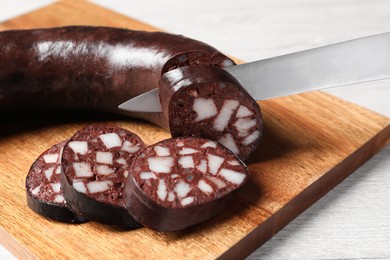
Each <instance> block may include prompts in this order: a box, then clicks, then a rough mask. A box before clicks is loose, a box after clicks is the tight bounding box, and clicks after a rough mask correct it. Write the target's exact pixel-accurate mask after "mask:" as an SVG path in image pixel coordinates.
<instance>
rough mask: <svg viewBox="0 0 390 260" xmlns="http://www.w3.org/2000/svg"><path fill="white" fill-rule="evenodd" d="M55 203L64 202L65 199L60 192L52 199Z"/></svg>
mask: <svg viewBox="0 0 390 260" xmlns="http://www.w3.org/2000/svg"><path fill="white" fill-rule="evenodd" d="M53 201H54V202H55V203H64V202H65V199H64V196H62V195H60V194H57V195H56V196H55V197H54V200H53Z"/></svg>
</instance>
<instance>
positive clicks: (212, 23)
mask: <svg viewBox="0 0 390 260" xmlns="http://www.w3.org/2000/svg"><path fill="white" fill-rule="evenodd" d="M52 2H53V1H52V0H35V1H30V0H2V1H1V3H0V22H1V21H4V20H7V19H10V18H13V17H15V16H17V15H20V14H23V13H26V12H28V11H31V10H33V9H36V8H39V7H42V6H44V5H46V4H49V3H52ZM92 2H94V3H97V4H100V5H102V6H104V7H107V8H110V9H112V10H115V11H117V12H119V13H122V14H124V15H128V16H131V17H133V18H136V19H139V20H141V21H144V22H147V23H150V24H152V25H155V26H157V27H159V28H162V29H164V30H166V31H169V32H173V33H180V34H184V35H186V36H189V37H192V38H196V39H199V40H202V41H205V42H207V43H209V44H211V45H213V46H215V47H216V48H217V49H219V50H221V51H223V52H225V53H228V54H230V55H232V56H234V57H238V58H240V59H242V60H245V61H253V60H258V59H263V58H268V57H272V56H277V55H282V54H286V53H290V52H295V51H299V50H304V49H308V48H313V47H318V46H322V45H326V44H331V43H335V42H339V41H344V40H349V39H353V38H358V37H363V36H367V35H372V34H377V33H382V32H387V31H390V1H387V0H371V1H367V0H316V1H310V0H284V1H282V0H274V1H256V0H246V1H244V2H243V1H233V0H231V1H228V0H214V1H207V0H187V1H179V0H165V1H158V0H149V1H138V0H131V1H130V0H128V1H123V0H110V1H105V0H93V1H92ZM327 92H329V93H331V94H333V95H336V96H338V97H341V98H343V99H346V100H349V101H352V102H354V103H356V104H359V105H361V106H363V107H366V108H369V109H371V110H373V111H376V112H379V113H381V114H383V115H386V116H388V117H390V105H389V102H388V100H389V99H390V80H384V81H378V82H371V83H365V84H360V85H353V86H347V87H342V88H336V89H332V90H327ZM9 258H12V255H10V254H9V253H8V252H7V250H6V249H4V248H3V247H2V246H1V245H0V259H9ZM259 258H261V259H346V258H347V259H362V258H364V259H390V146H388V147H387V148H385V149H384V150H382V151H381V152H380V153H378V154H377V155H376V156H375V157H373V158H372V159H371V160H369V161H368V162H367V163H366V164H364V165H363V166H362V167H360V168H359V169H358V170H357V171H356V172H354V173H353V174H352V175H351V176H350V177H348V178H347V179H346V180H344V181H343V182H342V183H341V184H339V185H338V186H337V187H336V188H334V189H333V190H332V191H330V192H329V193H328V194H327V195H325V196H324V197H323V198H322V199H320V200H319V201H318V202H317V203H315V204H314V205H313V206H312V207H310V208H309V209H308V210H306V211H305V212H304V213H303V214H301V215H300V216H299V217H297V218H296V219H295V220H294V221H292V222H291V223H290V224H289V225H287V226H286V227H285V228H284V229H283V230H282V231H280V232H279V233H278V234H277V235H275V236H274V237H273V238H272V239H271V240H269V241H268V242H267V243H266V244H264V245H263V246H262V247H261V248H259V249H258V250H257V251H255V252H254V253H253V254H252V255H251V256H249V259H259Z"/></svg>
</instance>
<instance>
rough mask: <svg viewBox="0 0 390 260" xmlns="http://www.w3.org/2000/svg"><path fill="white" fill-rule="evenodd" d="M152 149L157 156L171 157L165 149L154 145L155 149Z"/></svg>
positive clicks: (169, 152)
mask: <svg viewBox="0 0 390 260" xmlns="http://www.w3.org/2000/svg"><path fill="white" fill-rule="evenodd" d="M153 149H154V151H155V152H156V154H157V156H169V155H171V151H170V150H169V148H167V147H163V146H160V145H156V146H155V147H153Z"/></svg>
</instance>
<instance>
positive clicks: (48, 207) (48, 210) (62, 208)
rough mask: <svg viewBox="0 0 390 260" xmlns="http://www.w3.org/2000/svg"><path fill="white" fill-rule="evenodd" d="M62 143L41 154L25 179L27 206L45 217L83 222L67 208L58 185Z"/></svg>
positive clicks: (80, 217)
mask: <svg viewBox="0 0 390 260" xmlns="http://www.w3.org/2000/svg"><path fill="white" fill-rule="evenodd" d="M65 143H66V141H62V142H60V143H58V144H56V145H54V146H53V147H51V148H50V149H48V150H46V151H45V152H44V153H42V154H41V155H40V156H39V157H38V158H37V159H36V160H35V162H34V163H33V164H32V165H31V168H30V170H29V172H28V174H27V177H26V193H27V205H28V207H29V208H31V209H32V210H33V211H35V212H37V213H38V214H41V215H43V216H45V217H49V218H52V219H55V220H59V221H63V222H71V223H79V222H85V221H86V219H85V218H83V217H82V216H80V215H78V214H75V213H73V212H72V211H71V210H70V209H69V208H68V207H67V206H66V201H65V198H64V196H63V193H62V188H61V184H60V174H61V163H60V160H61V152H62V148H63V147H64V145H65Z"/></svg>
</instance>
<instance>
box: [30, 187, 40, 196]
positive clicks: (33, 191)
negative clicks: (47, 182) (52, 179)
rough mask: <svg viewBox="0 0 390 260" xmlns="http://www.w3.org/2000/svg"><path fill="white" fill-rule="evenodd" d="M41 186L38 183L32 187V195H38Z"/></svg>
mask: <svg viewBox="0 0 390 260" xmlns="http://www.w3.org/2000/svg"><path fill="white" fill-rule="evenodd" d="M41 186H42V185H39V186H37V187H35V188H34V189H32V190H31V193H32V194H33V195H38V193H39V191H40V190H41Z"/></svg>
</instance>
